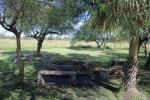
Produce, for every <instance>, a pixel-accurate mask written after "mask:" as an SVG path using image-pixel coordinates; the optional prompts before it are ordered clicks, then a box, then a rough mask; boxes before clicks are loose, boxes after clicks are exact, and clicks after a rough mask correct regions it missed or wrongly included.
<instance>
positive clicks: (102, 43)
mask: <svg viewBox="0 0 150 100" xmlns="http://www.w3.org/2000/svg"><path fill="white" fill-rule="evenodd" d="M104 41H105V40H104V39H103V40H102V42H101V44H100V47H102V45H104Z"/></svg>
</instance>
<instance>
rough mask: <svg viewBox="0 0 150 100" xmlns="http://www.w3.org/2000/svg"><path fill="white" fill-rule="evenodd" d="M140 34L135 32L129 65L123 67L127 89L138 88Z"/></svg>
mask: <svg viewBox="0 0 150 100" xmlns="http://www.w3.org/2000/svg"><path fill="white" fill-rule="evenodd" d="M139 49H140V48H139V36H138V34H136V33H135V34H134V35H133V36H132V39H131V41H130V47H129V57H128V62H127V65H126V66H124V67H123V72H124V78H123V83H124V85H125V87H126V89H127V90H128V89H132V88H136V83H137V79H136V76H137V72H138V67H137V65H138V53H139Z"/></svg>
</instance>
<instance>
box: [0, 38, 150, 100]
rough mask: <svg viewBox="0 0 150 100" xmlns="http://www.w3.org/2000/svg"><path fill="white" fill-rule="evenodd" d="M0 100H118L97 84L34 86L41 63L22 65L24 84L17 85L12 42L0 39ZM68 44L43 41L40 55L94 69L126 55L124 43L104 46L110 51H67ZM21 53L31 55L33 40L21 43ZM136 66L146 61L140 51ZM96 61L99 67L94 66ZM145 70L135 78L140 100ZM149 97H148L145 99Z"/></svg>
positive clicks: (149, 89)
mask: <svg viewBox="0 0 150 100" xmlns="http://www.w3.org/2000/svg"><path fill="white" fill-rule="evenodd" d="M0 43H1V45H0V100H61V99H63V98H70V100H120V99H119V98H120V97H117V96H116V95H117V93H116V92H115V91H112V90H110V89H108V88H105V87H104V86H102V85H101V84H95V85H94V86H92V87H88V86H83V87H75V86H56V85H49V86H46V87H38V86H37V85H36V81H37V72H38V71H39V70H41V65H42V62H43V61H42V60H34V61H33V62H25V63H24V64H25V84H24V85H23V86H21V87H20V86H17V85H16V82H17V77H18V68H17V66H16V65H15V64H14V63H13V62H12V60H11V59H12V57H13V56H14V55H15V49H16V46H15V40H6V39H2V40H0ZM2 44H3V45H2ZM81 44H82V45H91V46H93V47H95V44H94V43H83V42H81V43H77V44H76V46H77V45H81ZM70 46H71V44H70V42H69V41H55V40H53V41H45V42H44V45H43V49H42V54H43V55H48V56H47V60H56V59H58V58H62V59H67V58H73V57H74V58H80V59H81V60H85V61H90V62H94V63H95V66H98V67H104V68H106V67H110V64H111V60H112V59H123V60H126V58H127V56H128V44H127V42H126V43H124V45H122V43H120V44H119V43H116V44H108V46H110V47H111V49H103V48H102V49H97V48H87V49H83V48H77V47H76V48H70ZM22 50H23V53H24V54H26V53H31V54H33V53H35V50H36V41H35V40H22ZM139 61H140V66H141V67H142V66H143V65H144V63H145V61H146V59H145V58H144V57H143V50H141V52H140V58H139ZM96 62H101V64H98V65H96ZM149 75H150V73H149V71H144V70H140V75H139V76H138V78H140V79H141V81H140V82H139V85H138V86H139V89H140V91H141V92H142V93H143V94H144V95H145V97H144V99H143V100H148V96H149V95H150V84H149V80H150V78H149ZM111 82H112V83H114V84H115V85H119V83H120V82H119V81H118V80H111ZM149 98H150V97H149Z"/></svg>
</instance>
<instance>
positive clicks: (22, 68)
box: [16, 33, 24, 84]
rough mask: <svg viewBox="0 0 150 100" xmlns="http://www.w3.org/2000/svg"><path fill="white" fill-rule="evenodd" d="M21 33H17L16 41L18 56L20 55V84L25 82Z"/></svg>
mask: <svg viewBox="0 0 150 100" xmlns="http://www.w3.org/2000/svg"><path fill="white" fill-rule="evenodd" d="M20 38H21V35H20V33H19V34H18V35H16V42H17V57H18V68H19V79H18V84H21V83H23V82H24V64H23V60H22V53H21V42H20Z"/></svg>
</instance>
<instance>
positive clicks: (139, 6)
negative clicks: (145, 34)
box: [91, 0, 150, 92]
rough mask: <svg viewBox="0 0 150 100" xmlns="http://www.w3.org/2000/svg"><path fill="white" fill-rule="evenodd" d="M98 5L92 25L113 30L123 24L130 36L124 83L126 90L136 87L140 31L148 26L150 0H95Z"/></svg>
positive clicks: (123, 28) (124, 68)
mask: <svg viewBox="0 0 150 100" xmlns="http://www.w3.org/2000/svg"><path fill="white" fill-rule="evenodd" d="M95 3H96V5H97V7H96V8H95V9H94V13H93V16H92V21H91V22H92V27H93V28H101V29H102V30H104V31H106V30H112V29H116V28H117V27H119V26H121V27H122V30H123V31H125V32H127V33H128V35H129V37H130V46H129V56H128V62H127V63H126V65H125V66H124V67H123V72H124V77H123V85H124V87H125V89H126V91H132V92H134V91H133V90H134V89H136V83H137V79H136V76H137V72H138V67H137V66H138V54H139V49H140V45H141V38H140V33H141V30H143V31H145V27H148V28H149V26H148V24H146V22H147V21H148V20H149V18H150V14H149V13H150V6H149V0H95Z"/></svg>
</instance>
